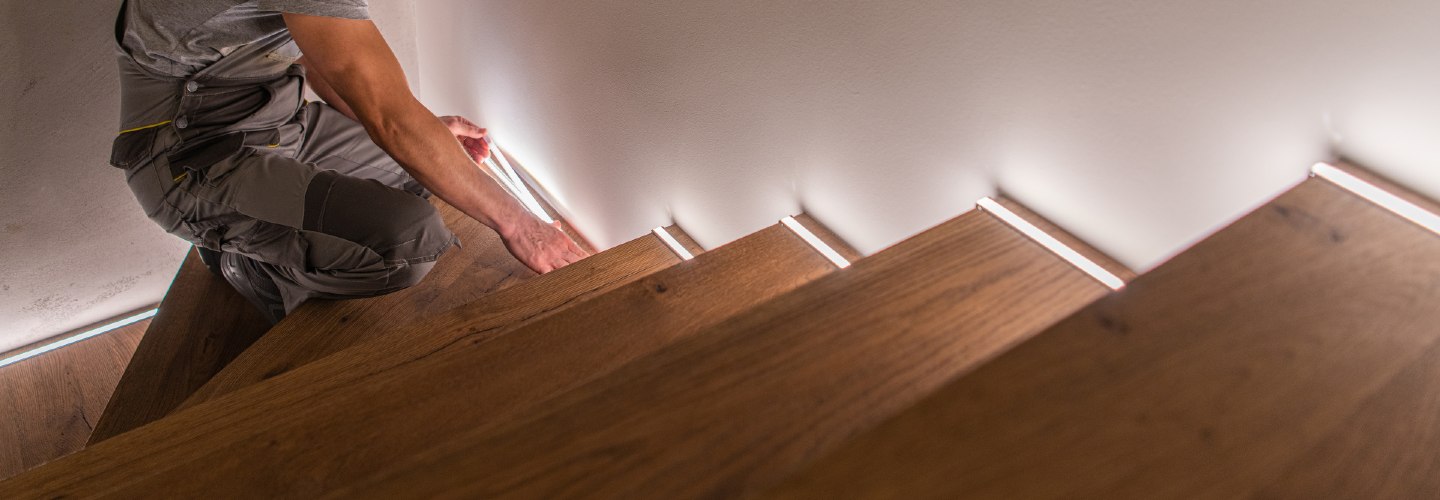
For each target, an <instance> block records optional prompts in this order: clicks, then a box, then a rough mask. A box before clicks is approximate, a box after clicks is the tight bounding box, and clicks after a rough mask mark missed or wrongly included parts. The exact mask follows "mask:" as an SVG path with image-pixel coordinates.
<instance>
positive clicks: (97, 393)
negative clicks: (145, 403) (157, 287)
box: [0, 319, 150, 479]
mask: <svg viewBox="0 0 1440 500" xmlns="http://www.w3.org/2000/svg"><path fill="white" fill-rule="evenodd" d="M105 323H109V321H106V322H105ZM149 325H150V320H148V319H147V320H142V321H139V322H137V323H134V324H131V325H128V326H125V327H122V328H119V329H116V330H113V331H111V332H109V333H104V334H101V335H99V336H96V337H92V338H90V339H86V340H82V341H80V342H76V343H74V344H70V345H68V346H65V347H62V348H60V349H56V350H54V351H50V352H47V353H44V354H40V355H38V356H36V357H33V358H30V359H26V360H23V361H20V362H18V363H15V364H12V365H9V366H5V367H0V408H4V418H0V479H4V478H7V477H11V476H14V475H16V474H19V473H21V472H24V471H25V470H26V469H30V468H32V467H35V466H38V465H40V464H43V463H45V462H49V461H51V460H54V459H56V458H59V457H62V456H64V455H68V454H70V453H74V452H75V451H78V450H79V449H80V448H83V447H85V441H86V440H87V439H89V438H90V431H91V430H93V428H94V424H93V422H95V421H96V420H99V419H100V413H101V412H102V411H104V410H105V403H106V402H108V401H110V393H112V392H114V391H115V385H116V384H117V383H119V382H120V374H121V373H123V372H124V371H125V365H126V364H127V363H129V362H130V356H131V355H133V354H134V353H135V346H137V345H139V344H140V337H141V336H142V335H144V334H145V328H146V327H148V326H149ZM94 326H100V325H94ZM92 327H93V326H92ZM92 327H87V328H83V329H79V330H77V331H85V330H89V329H90V328H92Z"/></svg>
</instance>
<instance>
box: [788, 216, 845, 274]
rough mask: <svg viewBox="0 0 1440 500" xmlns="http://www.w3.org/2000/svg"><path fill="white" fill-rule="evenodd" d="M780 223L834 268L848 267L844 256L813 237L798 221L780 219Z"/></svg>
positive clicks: (789, 218) (792, 218) (818, 238)
mask: <svg viewBox="0 0 1440 500" xmlns="http://www.w3.org/2000/svg"><path fill="white" fill-rule="evenodd" d="M780 223H781V224H784V225H785V227H788V228H790V231H792V232H794V233H795V234H796V235H798V236H800V239H802V240H805V243H809V244H810V246H811V247H813V248H814V249H815V251H817V252H820V255H824V256H825V258H827V259H830V262H833V263H834V264H835V267H838V268H840V269H845V268H847V267H850V261H849V260H846V259H845V257H844V256H841V255H840V252H836V251H835V249H834V248H831V247H830V245H826V244H825V242H824V241H821V240H820V237H818V236H815V233H812V232H810V230H809V229H806V228H805V226H803V225H801V224H800V221H798V220H795V218H794V217H785V218H784V219H780Z"/></svg>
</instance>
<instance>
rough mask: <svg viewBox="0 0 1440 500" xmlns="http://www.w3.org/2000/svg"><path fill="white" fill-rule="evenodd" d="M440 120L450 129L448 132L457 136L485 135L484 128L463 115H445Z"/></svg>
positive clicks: (476, 136) (477, 137)
mask: <svg viewBox="0 0 1440 500" xmlns="http://www.w3.org/2000/svg"><path fill="white" fill-rule="evenodd" d="M441 120H442V121H444V122H445V126H446V127H447V128H449V129H450V133H452V134H455V135H456V136H458V137H471V138H475V139H480V138H483V137H485V132H486V130H485V129H484V128H481V127H480V126H479V125H476V124H475V123H474V122H471V121H470V120H467V119H465V117H463V116H447V117H444V118H441Z"/></svg>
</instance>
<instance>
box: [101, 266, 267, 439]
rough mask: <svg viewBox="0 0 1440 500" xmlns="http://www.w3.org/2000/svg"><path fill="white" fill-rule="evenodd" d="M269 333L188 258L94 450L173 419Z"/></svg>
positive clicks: (105, 416)
mask: <svg viewBox="0 0 1440 500" xmlns="http://www.w3.org/2000/svg"><path fill="white" fill-rule="evenodd" d="M269 329H270V322H269V321H268V320H266V319H265V317H264V316H262V315H261V314H260V311H257V310H256V309H255V306H253V305H251V304H250V303H249V302H247V301H246V300H245V298H244V297H242V296H241V295H240V294H239V293H237V292H236V291H235V289H234V288H231V287H230V284H229V283H226V282H225V280H224V279H222V278H220V277H218V276H215V275H214V274H211V273H210V270H209V269H207V268H206V267H205V264H204V263H203V262H201V261H200V256H199V255H198V254H196V253H195V252H193V251H192V252H190V253H188V254H187V255H186V257H185V260H184V262H182V263H181V265H180V271H179V272H178V273H177V274H176V276H175V281H174V283H172V284H171V285H170V290H169V291H167V292H166V293H165V298H164V299H163V300H162V301H161V302H160V312H159V313H157V314H156V315H155V317H154V318H153V320H152V321H151V322H150V326H149V328H148V329H146V331H145V336H144V337H143V338H141V340H140V345H139V346H138V347H137V348H136V349H135V354H134V356H132V357H131V358H130V363H129V365H128V366H127V367H126V368H125V373H124V375H122V376H121V377H120V382H119V384H118V385H117V386H116V387H115V391H114V393H113V394H111V396H110V402H109V403H108V404H107V405H106V406H105V411H104V412H103V413H102V414H101V415H100V419H99V421H98V422H96V423H95V430H94V431H93V432H92V433H91V434H90V440H89V444H91V445H93V444H95V443H98V442H101V441H104V440H107V439H110V438H112V437H115V436H116V435H119V434H121V433H124V432H127V431H130V430H132V429H135V428H137V427H140V426H142V425H145V424H147V423H150V422H153V421H155V420H156V419H159V418H161V417H164V416H165V415H166V414H169V413H170V412H171V411H172V410H174V409H175V408H176V407H178V406H180V404H181V403H182V402H184V401H185V398H187V397H189V396H190V394H192V393H194V392H195V390H196V389H198V388H200V386H201V385H204V384H205V382H206V381H208V380H210V377H213V376H215V374H216V373H218V372H219V371H220V369H221V368H224V367H225V365H227V364H229V363H230V361H232V360H234V359H235V358H236V357H237V356H239V355H240V353H241V352H242V351H244V350H245V348H247V347H249V346H250V345H251V344H253V343H255V341H256V340H258V339H259V338H260V336H261V335H263V334H264V333H265V332H266V331H267V330H269Z"/></svg>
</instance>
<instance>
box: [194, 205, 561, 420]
mask: <svg viewBox="0 0 1440 500" xmlns="http://www.w3.org/2000/svg"><path fill="white" fill-rule="evenodd" d="M434 203H435V206H436V209H437V210H438V211H439V212H440V215H441V216H442V217H443V218H444V219H445V224H446V225H447V226H448V227H450V229H451V231H453V232H454V233H455V235H456V236H458V237H459V238H460V240H461V242H462V246H461V247H460V248H452V249H451V250H450V251H449V252H447V253H446V255H444V256H442V257H441V258H440V260H439V261H437V262H436V264H435V268H434V269H432V270H431V271H430V274H429V275H427V276H426V277H425V280H424V281H423V282H422V283H421V285H419V286H415V287H412V288H408V289H405V290H401V291H399V292H395V293H392V294H390V295H385V296H382V297H375V298H369V299H360V300H344V301H329V300H317V301H311V302H309V303H306V304H305V305H304V306H302V307H301V308H299V309H297V310H296V311H295V312H294V313H292V314H290V315H289V316H288V317H286V318H285V319H284V320H282V321H281V322H280V323H279V324H277V325H275V327H274V328H271V329H270V331H269V332H268V333H266V334H265V336H264V337H262V338H261V339H260V340H259V341H257V342H255V345H253V346H250V348H249V349H247V350H246V351H245V352H244V353H243V354H241V355H240V356H239V357H238V358H236V359H235V361H234V362H232V363H230V364H229V365H228V366H226V367H225V368H224V369H222V370H220V372H219V373H218V374H216V375H215V377H214V378H213V379H211V380H210V381H209V382H207V383H206V384H205V385H204V386H202V387H201V388H200V389H198V390H197V391H196V392H195V394H193V395H192V396H190V398H189V399H188V400H187V401H185V404H184V405H182V408H183V407H188V406H192V405H194V404H196V403H199V402H203V401H207V400H210V399H213V398H215V397H217V396H219V395H222V394H227V393H230V392H232V391H234V390H235V389H239V388H241V387H245V386H248V385H250V384H254V383H256V382H259V381H261V380H265V379H268V378H272V377H275V376H277V375H280V374H282V373H285V372H288V371H290V370H292V369H294V368H295V367H298V366H303V365H305V364H307V363H310V362H313V361H315V360H317V359H320V358H323V357H325V356H329V355H331V354H334V353H336V352H339V351H341V350H343V349H345V348H347V347H350V346H352V345H356V344H360V343H363V342H365V341H367V340H370V339H371V338H373V337H374V336H375V335H378V334H380V333H381V332H387V331H392V330H395V329H397V328H399V327H402V326H405V325H407V324H409V323H413V322H414V321H416V318H430V317H434V316H436V315H438V314H441V313H444V312H447V311H449V310H451V309H454V308H456V307H459V306H461V305H464V304H469V303H471V302H474V301H476V300H479V299H480V298H481V297H484V296H485V295H487V294H492V293H495V292H497V291H500V290H503V289H505V288H507V287H509V286H512V285H514V284H516V283H519V282H521V281H524V280H526V279H530V278H532V277H534V276H535V273H534V272H533V271H531V270H530V269H529V268H528V267H525V265H524V264H521V263H520V262H519V261H517V260H515V258H514V257H513V256H511V255H510V252H509V250H507V249H506V248H505V245H504V243H503V242H502V241H501V240H500V237H499V235H497V234H495V232H494V231H492V230H491V229H490V228H488V227H485V226H484V225H482V224H480V223H479V222H476V221H475V220H474V219H471V218H470V217H468V216H466V215H465V214H463V213H461V212H460V211H459V210H456V209H454V208H452V207H450V206H449V205H446V204H445V203H444V202H440V201H438V199H437V200H435V201H434Z"/></svg>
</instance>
